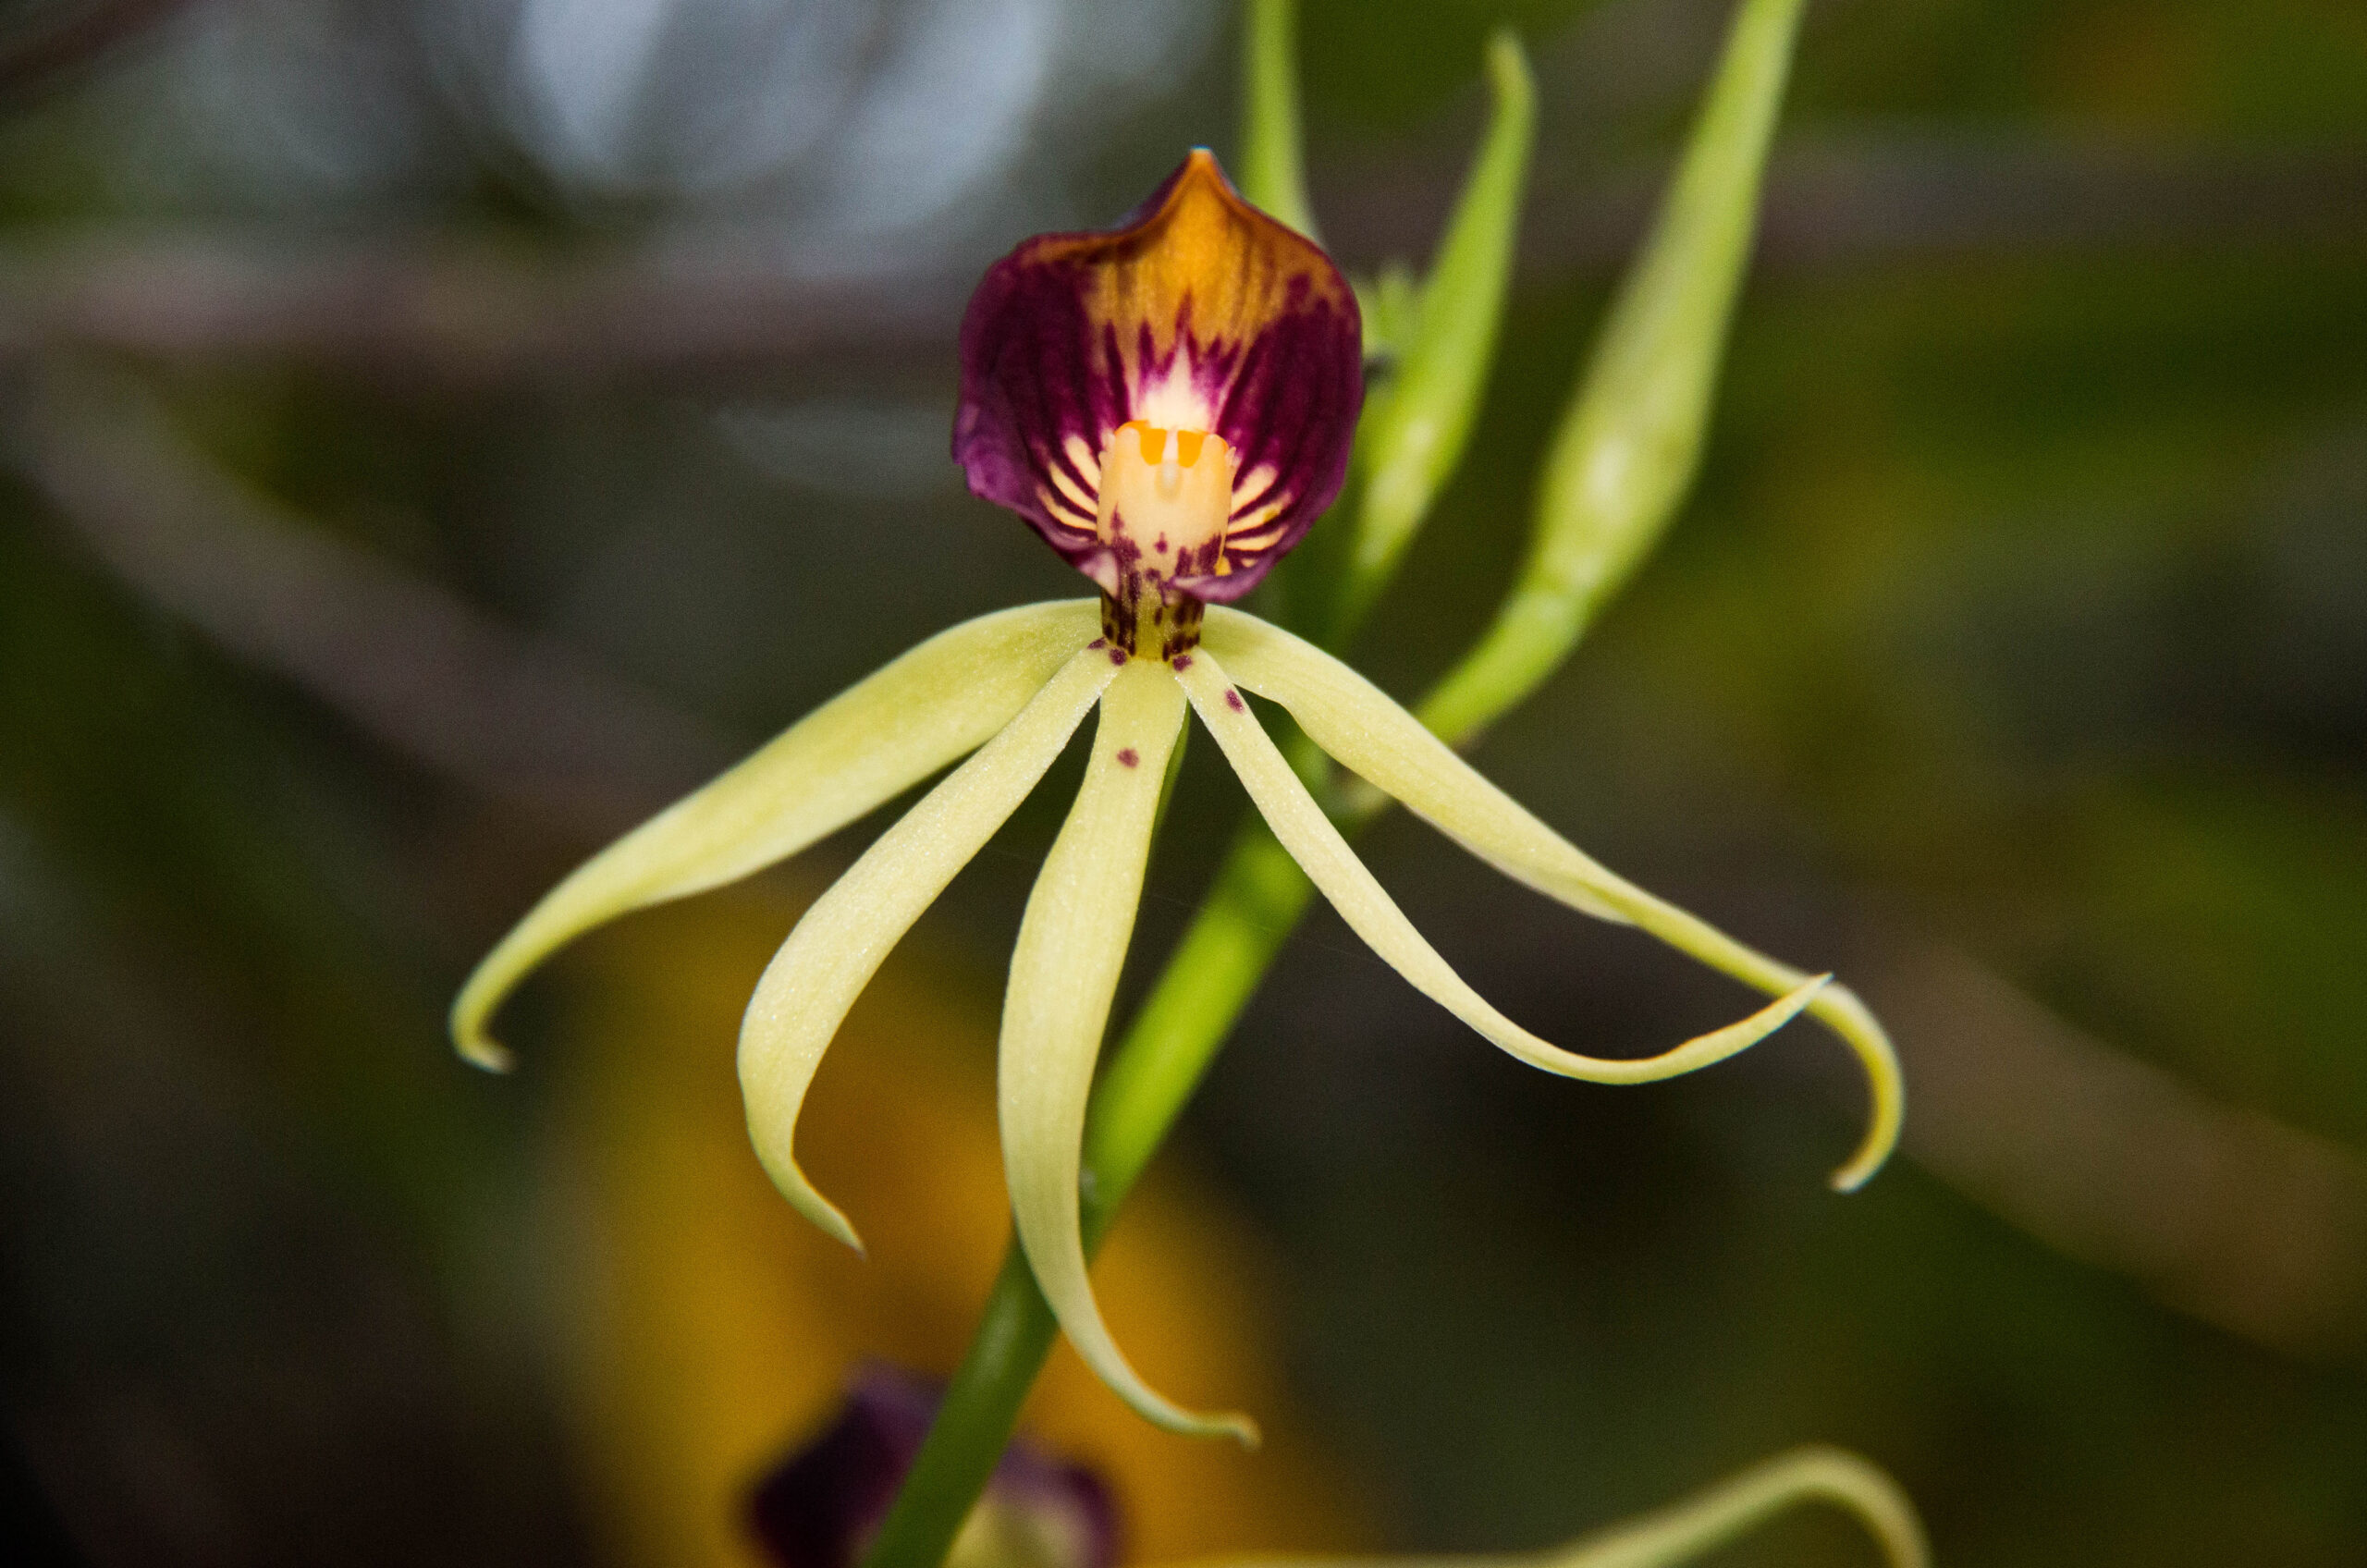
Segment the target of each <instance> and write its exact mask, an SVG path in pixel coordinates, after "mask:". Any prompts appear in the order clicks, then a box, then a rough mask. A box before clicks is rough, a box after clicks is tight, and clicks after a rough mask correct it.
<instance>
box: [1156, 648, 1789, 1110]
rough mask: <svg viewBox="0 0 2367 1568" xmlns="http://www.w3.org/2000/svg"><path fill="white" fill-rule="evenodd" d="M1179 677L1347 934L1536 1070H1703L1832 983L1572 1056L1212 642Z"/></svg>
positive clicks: (1613, 1074) (1575, 1074) (1606, 1073)
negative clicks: (1443, 926) (1499, 996)
mask: <svg viewBox="0 0 2367 1568" xmlns="http://www.w3.org/2000/svg"><path fill="white" fill-rule="evenodd" d="M1180 679H1181V680H1182V681H1183V683H1184V692H1186V693H1188V694H1189V695H1190V697H1191V699H1192V706H1193V708H1194V709H1195V711H1196V712H1197V713H1198V714H1199V716H1200V721H1201V722H1202V723H1204V724H1206V725H1207V726H1208V732H1209V733H1210V734H1212V735H1214V736H1215V737H1216V741H1217V745H1218V746H1219V747H1220V748H1221V749H1222V751H1223V752H1224V754H1225V760H1226V761H1227V762H1230V763H1231V764H1233V772H1234V773H1235V774H1237V775H1239V776H1240V778H1241V784H1242V788H1243V789H1245V790H1248V791H1249V798H1250V800H1251V801H1252V802H1255V803H1256V805H1257V810H1258V813H1259V814H1260V815H1263V816H1264V817H1265V819H1266V825H1267V826H1268V827H1271V828H1272V829H1273V830H1274V837H1275V838H1277V839H1281V840H1282V848H1284V849H1286V850H1288V851H1290V852H1291V858H1292V859H1294V860H1295V861H1297V862H1298V864H1299V866H1300V868H1301V869H1303V870H1304V871H1305V872H1306V877H1307V880H1308V881H1310V882H1312V883H1314V884H1315V886H1316V887H1317V888H1318V889H1319V890H1320V891H1321V892H1322V894H1323V896H1324V897H1325V898H1327V899H1329V900H1331V907H1332V908H1334V909H1336V910H1338V911H1339V912H1340V918H1341V919H1343V920H1344V921H1346V922H1347V923H1348V928H1349V929H1350V930H1352V931H1354V932H1355V934H1356V935H1357V936H1358V937H1362V938H1364V941H1365V945H1366V946H1367V947H1369V948H1371V949H1372V950H1373V951H1374V952H1376V953H1378V954H1380V957H1381V958H1382V959H1383V960H1385V961H1386V962H1388V964H1389V966H1390V967H1391V968H1392V969H1394V970H1396V971H1397V973H1398V974H1403V975H1404V977H1405V978H1406V980H1407V981H1408V982H1410V983H1411V984H1412V986H1414V988H1415V989H1416V990H1417V991H1419V992H1421V993H1422V994H1423V995H1424V996H1426V997H1429V998H1430V999H1431V1000H1432V1001H1435V1002H1437V1003H1438V1004H1439V1005H1440V1006H1441V1007H1443V1008H1445V1009H1446V1010H1447V1011H1449V1012H1451V1013H1453V1014H1454V1015H1455V1017H1457V1018H1459V1019H1461V1020H1463V1022H1465V1023H1468V1024H1469V1025H1471V1027H1472V1028H1474V1029H1477V1030H1478V1032H1479V1033H1480V1034H1482V1035H1486V1036H1487V1037H1488V1039H1489V1040H1490V1041H1491V1042H1492V1043H1493V1044H1495V1045H1496V1046H1498V1047H1501V1048H1502V1049H1503V1050H1505V1051H1507V1052H1509V1053H1510V1054H1511V1055H1513V1056H1515V1057H1518V1058H1519V1059H1520V1060H1523V1061H1525V1062H1527V1063H1528V1064H1529V1065H1530V1066H1532V1067H1538V1068H1542V1069H1543V1070H1544V1071H1546V1072H1552V1073H1558V1074H1560V1075H1561V1076H1562V1077H1564V1078H1578V1079H1583V1080H1585V1081H1586V1082H1588V1083H1589V1084H1650V1083H1655V1082H1657V1081H1659V1080H1661V1079H1663V1078H1674V1077H1677V1076H1679V1075H1680V1074H1683V1073H1686V1072H1697V1071H1699V1069H1701V1068H1704V1067H1707V1066H1709V1065H1711V1063H1712V1062H1717V1061H1723V1060H1725V1059H1726V1058H1727V1057H1730V1056H1732V1055H1734V1054H1735V1052H1737V1051H1741V1050H1747V1049H1748V1048H1749V1047H1752V1046H1755V1045H1757V1044H1758V1043H1759V1042H1760V1040H1763V1039H1765V1038H1766V1037H1767V1036H1768V1035H1772V1034H1773V1033H1774V1032H1775V1031H1776V1030H1778V1029H1780V1028H1782V1027H1783V1026H1784V1024H1786V1023H1790V1022H1791V1021H1792V1019H1793V1017H1794V1015H1796V1014H1797V1013H1798V1012H1799V1011H1800V1010H1801V1009H1802V1008H1804V1007H1806V1006H1807V1005H1808V1004H1809V999H1810V998H1813V997H1814V996H1815V995H1816V993H1817V992H1818V991H1819V990H1821V989H1822V988H1823V986H1824V985H1825V981H1826V979H1827V978H1829V977H1828V976H1822V975H1819V976H1816V977H1814V978H1811V979H1809V980H1807V981H1805V982H1804V983H1802V984H1801V985H1799V986H1795V987H1794V988H1793V989H1792V990H1791V991H1790V992H1788V993H1786V994H1785V995H1784V996H1783V997H1781V998H1778V999H1776V1000H1775V1001H1773V1002H1772V1003H1770V1004H1769V1005H1768V1006H1766V1007H1763V1008H1761V1009H1760V1011H1757V1012H1755V1013H1752V1014H1751V1015H1750V1016H1749V1017H1748V1018H1746V1019H1744V1020H1742V1021H1741V1022H1740V1023H1729V1024H1727V1025H1726V1026H1725V1027H1724V1028H1723V1029H1718V1030H1713V1031H1711V1033H1710V1034H1707V1035H1699V1036H1698V1037H1696V1038H1694V1039H1690V1040H1687V1041H1686V1042H1685V1043H1684V1044H1683V1045H1681V1046H1678V1047H1674V1049H1671V1050H1667V1051H1663V1052H1662V1053H1661V1054H1660V1055H1658V1056H1649V1057H1640V1058H1636V1059H1633V1060H1613V1059H1606V1058H1602V1057H1591V1056H1581V1055H1579V1054H1578V1053H1577V1052H1576V1051H1566V1050H1564V1049H1562V1048H1561V1047H1559V1046H1556V1045H1553V1044H1551V1042H1549V1041H1546V1040H1542V1039H1539V1037H1538V1036H1537V1035H1532V1034H1530V1033H1529V1032H1528V1031H1527V1030H1526V1029H1524V1028H1522V1027H1521V1026H1520V1025H1519V1024H1517V1023H1514V1022H1513V1021H1512V1020H1511V1019H1509V1018H1506V1017H1505V1016H1504V1015H1503V1014H1502V1013H1501V1012H1499V1011H1496V1008H1495V1006H1494V1004H1493V1003H1491V1002H1490V1001H1489V1000H1488V999H1487V998H1484V997H1482V996H1481V995H1479V993H1478V992H1477V991H1475V990H1473V989H1472V988H1471V987H1470V986H1469V985H1467V984H1466V982H1465V981H1464V978H1463V976H1461V975H1459V974H1456V973H1455V972H1454V971H1453V968H1451V967H1450V966H1449V965H1448V963H1447V962H1446V960H1444V959H1442V958H1441V957H1440V956H1439V954H1438V949H1435V948H1433V947H1431V946H1430V944H1429V942H1428V941H1426V940H1424V939H1423V937H1422V934H1421V933H1420V932H1418V931H1417V930H1415V929H1414V923H1413V922H1412V921H1410V920H1407V919H1406V918H1405V914H1404V911H1403V910H1400V909H1399V908H1398V907H1397V903H1396V900H1393V899H1392V898H1391V897H1390V896H1389V894H1388V893H1387V892H1386V891H1385V890H1383V889H1382V888H1381V886H1380V883H1379V882H1377V881H1375V880H1374V879H1373V875H1372V873H1371V872H1369V871H1367V870H1366V869H1365V864H1364V862H1362V861H1360V860H1358V859H1357V858H1356V853H1355V851H1354V850H1352V849H1350V848H1349V847H1348V841H1347V839H1344V838H1342V837H1341V835H1340V829H1339V828H1337V827H1334V826H1332V823H1331V818H1330V817H1328V816H1326V815H1323V808H1322V807H1320V806H1318V805H1317V804H1316V803H1315V797H1314V796H1313V795H1310V794H1308V793H1307V791H1306V785H1305V784H1304V783H1302V782H1300V780H1299V777H1298V775H1297V774H1296V773H1294V772H1293V771H1291V765H1290V763H1289V761H1288V760H1287V759H1286V758H1284V757H1283V755H1282V748H1281V747H1279V746H1277V745H1275V744H1274V742H1273V740H1272V738H1271V737H1270V736H1269V735H1268V734H1267V733H1266V731H1265V729H1264V728H1263V727H1262V726H1260V725H1259V724H1258V722H1257V717H1256V716H1255V715H1253V714H1252V713H1250V711H1249V709H1248V706H1247V704H1244V703H1243V702H1242V701H1241V698H1240V696H1239V694H1238V693H1236V692H1234V691H1233V684H1232V682H1231V681H1229V680H1226V678H1225V672H1224V670H1223V669H1222V668H1220V667H1219V665H1218V663H1217V661H1216V659H1215V658H1214V657H1213V656H1211V655H1209V653H1208V649H1207V647H1206V645H1205V644H1204V645H1203V646H1202V649H1201V651H1200V653H1199V654H1197V655H1195V656H1194V657H1193V659H1192V661H1191V663H1190V664H1189V665H1188V666H1187V667H1186V668H1184V672H1183V674H1182V676H1181V678H1180Z"/></svg>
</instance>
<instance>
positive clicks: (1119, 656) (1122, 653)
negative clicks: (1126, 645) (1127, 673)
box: [1110, 648, 1126, 664]
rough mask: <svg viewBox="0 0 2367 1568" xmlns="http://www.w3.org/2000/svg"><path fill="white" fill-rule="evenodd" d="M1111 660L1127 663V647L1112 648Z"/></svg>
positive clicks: (1114, 662)
mask: <svg viewBox="0 0 2367 1568" xmlns="http://www.w3.org/2000/svg"><path fill="white" fill-rule="evenodd" d="M1125 662H1126V650H1125V649H1123V648H1112V649H1110V663H1111V664H1123V663H1125Z"/></svg>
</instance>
